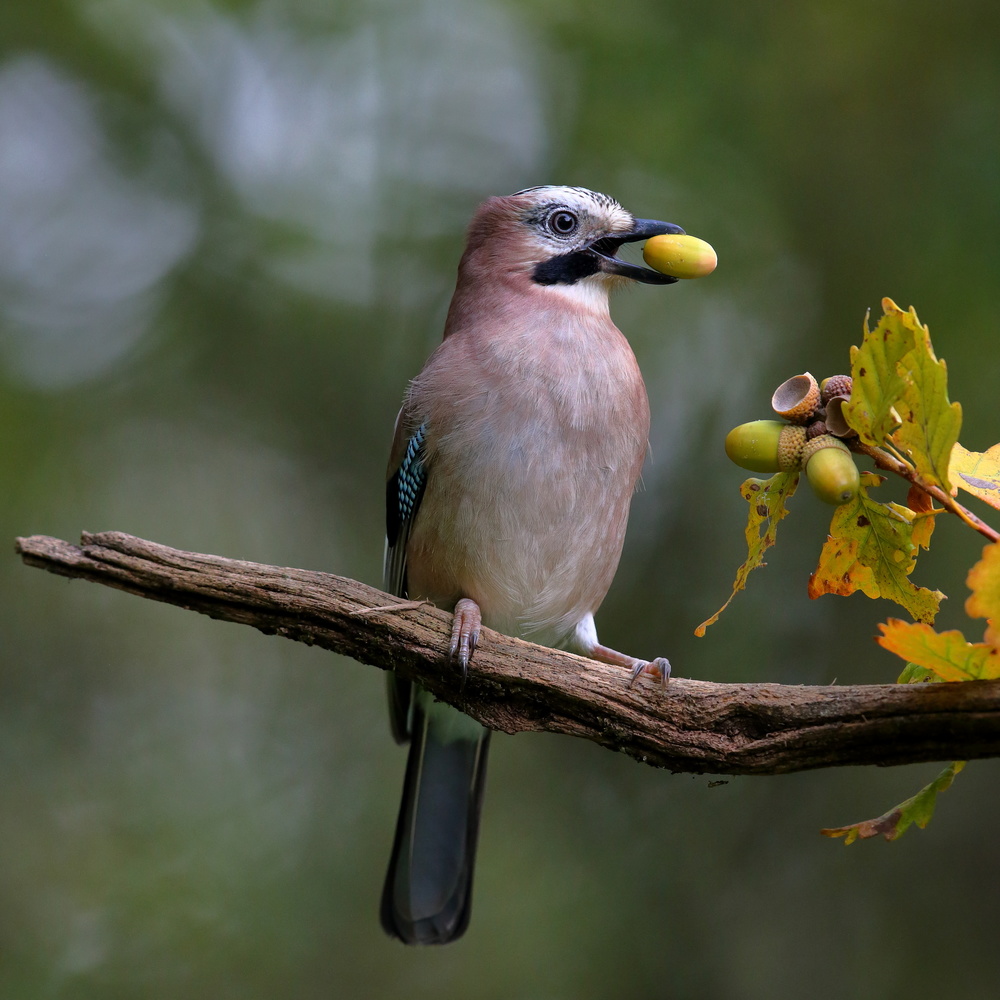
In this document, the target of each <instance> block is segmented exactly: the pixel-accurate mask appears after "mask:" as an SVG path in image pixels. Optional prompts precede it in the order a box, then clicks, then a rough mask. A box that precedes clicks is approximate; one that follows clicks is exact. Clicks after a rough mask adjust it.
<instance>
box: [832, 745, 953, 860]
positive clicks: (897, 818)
mask: <svg viewBox="0 0 1000 1000" xmlns="http://www.w3.org/2000/svg"><path fill="white" fill-rule="evenodd" d="M963 767H965V761H964V760H956V761H955V762H954V763H953V764H950V765H949V766H948V767H946V768H945V769H944V770H943V771H942V772H941V773H940V774H939V775H938V776H937V777H936V778H935V779H934V780H933V781H932V782H931V783H930V784H929V785H926V786H925V787H924V788H921V789H920V791H919V792H917V794H916V795H914V796H913V798H912V799H907V800H906V801H905V802H900V804H899V805H898V806H896V808H895V809H890V810H889V812H887V813H885V814H884V815H882V816H878V817H876V818H875V819H866V820H862V822H860V823H851V824H850V825H849V826H837V827H832V828H830V829H827V830H820V833H822V834H823V836H825V837H843V838H844V843H845V844H853V843H854V841H856V840H867V839H868V838H869V837H877V836H879V835H880V834H881V836H883V837H885V839H886V840H898V839H899V838H900V837H901V836H902V835H903V834H904V833H905V832H906V830H907V828H908V827H909V826H910V825H911V824H912V823H916V824H917V826H919V827H920V829H921V830H922V829H923V828H924V827H925V826H927V824H928V823H929V822H930V821H931V817H932V816H933V815H934V806H935V805H936V803H937V797H938V792H943V791H945V790H947V788H948V787H949V786H950V785H951V783H952V782H953V781H954V780H955V775H956V774H958V772H959V771H961V770H962V768H963Z"/></svg>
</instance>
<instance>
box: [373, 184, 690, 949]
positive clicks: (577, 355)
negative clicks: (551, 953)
mask: <svg viewBox="0 0 1000 1000" xmlns="http://www.w3.org/2000/svg"><path fill="white" fill-rule="evenodd" d="M683 232H684V230H683V229H681V228H680V226H676V225H674V224H672V223H668V222H659V221H656V220H652V219H637V218H635V217H634V216H633V215H632V214H631V213H630V212H628V211H627V210H626V209H625V208H623V207H622V206H621V205H620V204H619V203H618V202H617V201H616V200H615V199H614V198H611V197H609V196H608V195H605V194H600V193H598V192H596V191H591V190H588V189H587V188H581V187H569V186H562V185H543V186H538V187H529V188H525V189H524V190H521V191H517V192H516V193H514V194H512V195H508V196H495V197H491V198H489V199H487V200H486V201H485V202H483V204H482V205H480V206H479V208H478V210H477V211H476V212H475V214H474V216H473V218H472V221H471V223H470V225H469V229H468V233H467V239H466V246H465V251H464V253H463V255H462V258H461V261H460V263H459V267H458V279H457V282H456V286H455V291H454V295H453V297H452V300H451V304H450V307H449V309H448V314H447V318H446V320H445V326H444V338H443V340H442V341H441V343H440V344H439V346H438V347H437V349H436V350H435V351H434V352H433V353H432V355H431V356H430V358H429V359H428V360H427V362H426V363H425V365H424V367H423V369H422V370H421V371H420V373H419V374H418V375H417V376H416V378H415V379H413V380H412V382H411V383H410V385H409V388H408V390H407V392H406V394H405V397H404V401H403V405H402V408H401V409H400V411H399V414H398V416H397V418H396V424H395V432H394V435H393V442H392V447H391V450H390V457H389V465H388V473H387V477H386V480H387V481H386V550H385V561H384V587H385V590H387V591H388V592H390V593H392V594H394V595H396V596H398V597H400V598H403V599H404V600H418V601H428V602H430V603H432V604H434V605H435V606H437V607H439V608H442V609H445V610H447V611H451V612H453V614H454V618H453V625H452V631H451V642H450V648H449V650H448V655H447V657H446V658H443V659H444V662H445V666H446V668H448V669H455V670H458V671H461V673H462V678H463V683H464V677H465V675H466V673H467V671H468V667H469V663H470V658H471V657H472V655H473V653H474V651H475V647H476V643H477V640H478V638H479V631H480V628H481V627H483V626H486V627H488V628H491V629H495V630H497V631H500V632H504V633H506V634H508V635H512V636H517V637H519V638H522V639H528V640H530V641H532V642H536V643H541V644H543V645H546V646H550V647H553V648H557V649H565V650H570V651H572V652H575V653H579V654H582V655H584V656H588V657H591V658H594V659H597V660H601V661H604V662H606V663H611V664H615V665H618V666H622V667H626V668H628V669H629V670H630V671H631V682H634V681H635V680H636V678H638V677H639V676H640V675H642V674H643V673H649V674H650V675H652V676H653V677H655V678H658V679H661V680H663V681H664V682H665V681H666V679H667V677H668V676H669V673H670V664H669V661H668V660H667V659H666V658H664V657H658V658H656V659H654V660H653V661H647V660H643V659H639V658H637V657H632V656H629V655H627V654H625V653H620V652H617V651H616V650H614V649H610V648H609V647H607V646H603V645H601V644H600V643H599V642H598V638H597V629H596V626H595V624H594V613H595V612H596V611H597V609H598V607H599V605H600V604H601V602H602V601H603V599H604V597H605V595H606V594H607V592H608V589H609V587H610V586H611V582H612V578H613V577H614V575H615V572H616V570H617V568H618V562H619V559H620V556H621V551H622V545H623V541H624V537H625V527H626V523H627V521H628V515H629V507H630V504H631V498H632V495H633V493H634V492H635V490H636V487H637V484H638V481H639V476H640V472H641V470H642V465H643V461H644V458H645V455H646V452H647V450H648V434H649V400H648V397H647V394H646V388H645V386H644V384H643V380H642V375H641V373H640V371H639V366H638V363H637V361H636V359H635V356H634V354H633V352H632V349H631V347H630V346H629V344H628V341H627V340H626V339H625V337H624V335H623V334H622V333H621V332H620V331H619V330H618V328H617V327H616V326H615V325H614V323H613V322H612V320H611V317H610V313H609V306H608V298H609V293H610V291H611V290H612V289H613V288H615V287H616V286H622V285H628V284H631V283H632V282H641V283H645V284H651V285H665V284H670V283H672V282H673V281H675V280H676V279H675V278H673V277H670V276H668V275H665V274H660V273H659V272H657V271H652V270H650V269H648V268H645V267H643V266H641V265H638V264H633V263H630V262H628V261H625V260H622V259H620V258H619V257H618V256H617V252H618V250H619V248H620V247H621V246H622V245H623V244H625V243H632V242H636V241H639V240H645V239H647V238H649V237H651V236H658V235H664V234H668V233H683ZM388 686H389V708H390V722H391V728H392V732H393V735H394V736H395V738H396V740H397V742H400V743H403V742H407V741H408V742H409V744H410V748H409V756H408V759H407V764H406V773H405V778H404V787H403V795H402V801H401V803H400V809H399V818H398V821H397V825H396V833H395V838H394V841H393V846H392V854H391V858H390V861H389V866H388V871H387V874H386V879H385V884H384V888H383V892H382V900H381V911H380V917H381V923H382V926H383V929H384V930H385V931H386V932H387V933H388V934H389V935H390V936H391V937H394V938H398V939H399V940H401V941H403V942H404V943H406V944H446V943H448V942H450V941H453V940H455V939H456V938H458V937H460V936H461V935H462V934H463V933H464V932H465V930H466V929H467V927H468V923H469V917H470V913H471V902H472V879H473V869H474V866H475V856H476V846H477V841H478V833H479V820H480V813H481V809H482V801H483V790H484V785H485V779H486V761H487V755H488V751H489V744H490V731H489V730H488V729H486V728H485V727H484V726H482V725H480V724H479V723H478V722H477V721H475V720H474V719H472V718H471V717H469V716H467V715H465V714H464V713H462V712H461V711H459V710H458V709H456V708H453V707H451V706H450V705H447V704H444V703H443V702H437V701H435V700H434V698H433V697H432V696H431V695H430V694H429V693H428V692H427V691H426V690H424V689H423V688H421V687H420V686H419V685H416V684H413V683H411V682H409V681H405V680H403V679H401V678H399V677H397V676H395V675H394V674H391V673H390V674H389V675H388Z"/></svg>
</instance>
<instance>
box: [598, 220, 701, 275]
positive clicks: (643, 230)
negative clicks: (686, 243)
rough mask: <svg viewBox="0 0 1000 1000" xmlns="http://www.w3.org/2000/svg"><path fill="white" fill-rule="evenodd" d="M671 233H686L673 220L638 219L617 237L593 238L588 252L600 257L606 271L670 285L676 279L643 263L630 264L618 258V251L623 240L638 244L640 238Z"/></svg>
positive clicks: (617, 234) (601, 265) (599, 261)
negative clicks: (644, 265)
mask: <svg viewBox="0 0 1000 1000" xmlns="http://www.w3.org/2000/svg"><path fill="white" fill-rule="evenodd" d="M668 233H675V234H681V235H683V233H684V230H683V229H681V227H680V226H675V225H674V224H673V223H672V222H658V221H657V220H656V219H636V220H635V225H634V226H633V227H632V228H631V229H630V230H628V232H624V233H615V234H614V236H602V237H601V238H600V239H599V240H594V242H593V243H591V244H590V246H589V247H588V248H587V252H588V253H591V254H593V256H595V257H596V258H597V261H598V265H599V267H600V269H601V270H602V271H604V272H605V273H606V274H620V275H622V276H623V277H625V278H632V279H634V280H635V281H642V282H645V283H646V284H647V285H670V284H673V283H674V282H675V281H676V280H677V279H676V278H672V277H670V275H668V274H660V272H659V271H653V270H650V269H649V268H648V267H643V266H642V265H640V264H630V263H629V262H628V261H627V260H619V259H618V258H617V257H616V256H615V254H616V253H618V249H619V247H620V246H621V245H622V244H623V243H635V242H637V241H638V240H648V239H649V237H650V236H666V235H667V234H668Z"/></svg>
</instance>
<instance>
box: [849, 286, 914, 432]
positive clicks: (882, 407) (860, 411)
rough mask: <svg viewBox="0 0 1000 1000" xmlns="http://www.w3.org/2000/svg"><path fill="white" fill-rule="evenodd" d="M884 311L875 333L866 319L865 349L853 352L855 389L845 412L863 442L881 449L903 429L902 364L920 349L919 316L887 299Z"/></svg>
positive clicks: (852, 377)
mask: <svg viewBox="0 0 1000 1000" xmlns="http://www.w3.org/2000/svg"><path fill="white" fill-rule="evenodd" d="M882 309H883V310H884V313H885V314H884V315H883V316H882V318H881V319H880V320H879V321H878V325H877V326H876V327H875V329H874V330H871V329H869V327H868V318H867V317H865V324H864V335H863V338H862V341H861V346H860V347H852V348H851V379H852V381H853V387H852V389H851V399H850V402H848V403H845V404H844V408H843V413H844V418H845V419H846V420H847V422H848V424H849V425H850V426H851V427H852V428H853V429H854V430H856V431H857V432H858V436H859V437H860V438H861V440H862V441H864V442H865V444H870V445H874V446H875V447H879V448H880V447H882V445H884V444H885V441H886V438H888V436H889V435H890V434H891V433H892V432H893V431H894V430H895V428H896V427H897V426H898V425H899V414H898V412H897V411H896V406H897V405H898V404H899V403H900V402H901V400H902V399H903V393H904V392H905V390H906V377H905V374H904V372H903V371H901V370H900V367H899V363H900V361H902V360H903V358H904V357H906V355H907V354H909V353H910V352H911V351H912V350H913V348H914V346H915V345H916V325H915V323H914V321H915V320H916V314H915V313H914V314H913V315H912V316H911V314H910V313H904V312H903V311H902V310H901V309H900V308H899V306H897V305H896V303H895V302H893V301H892V299H883V300H882Z"/></svg>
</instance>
